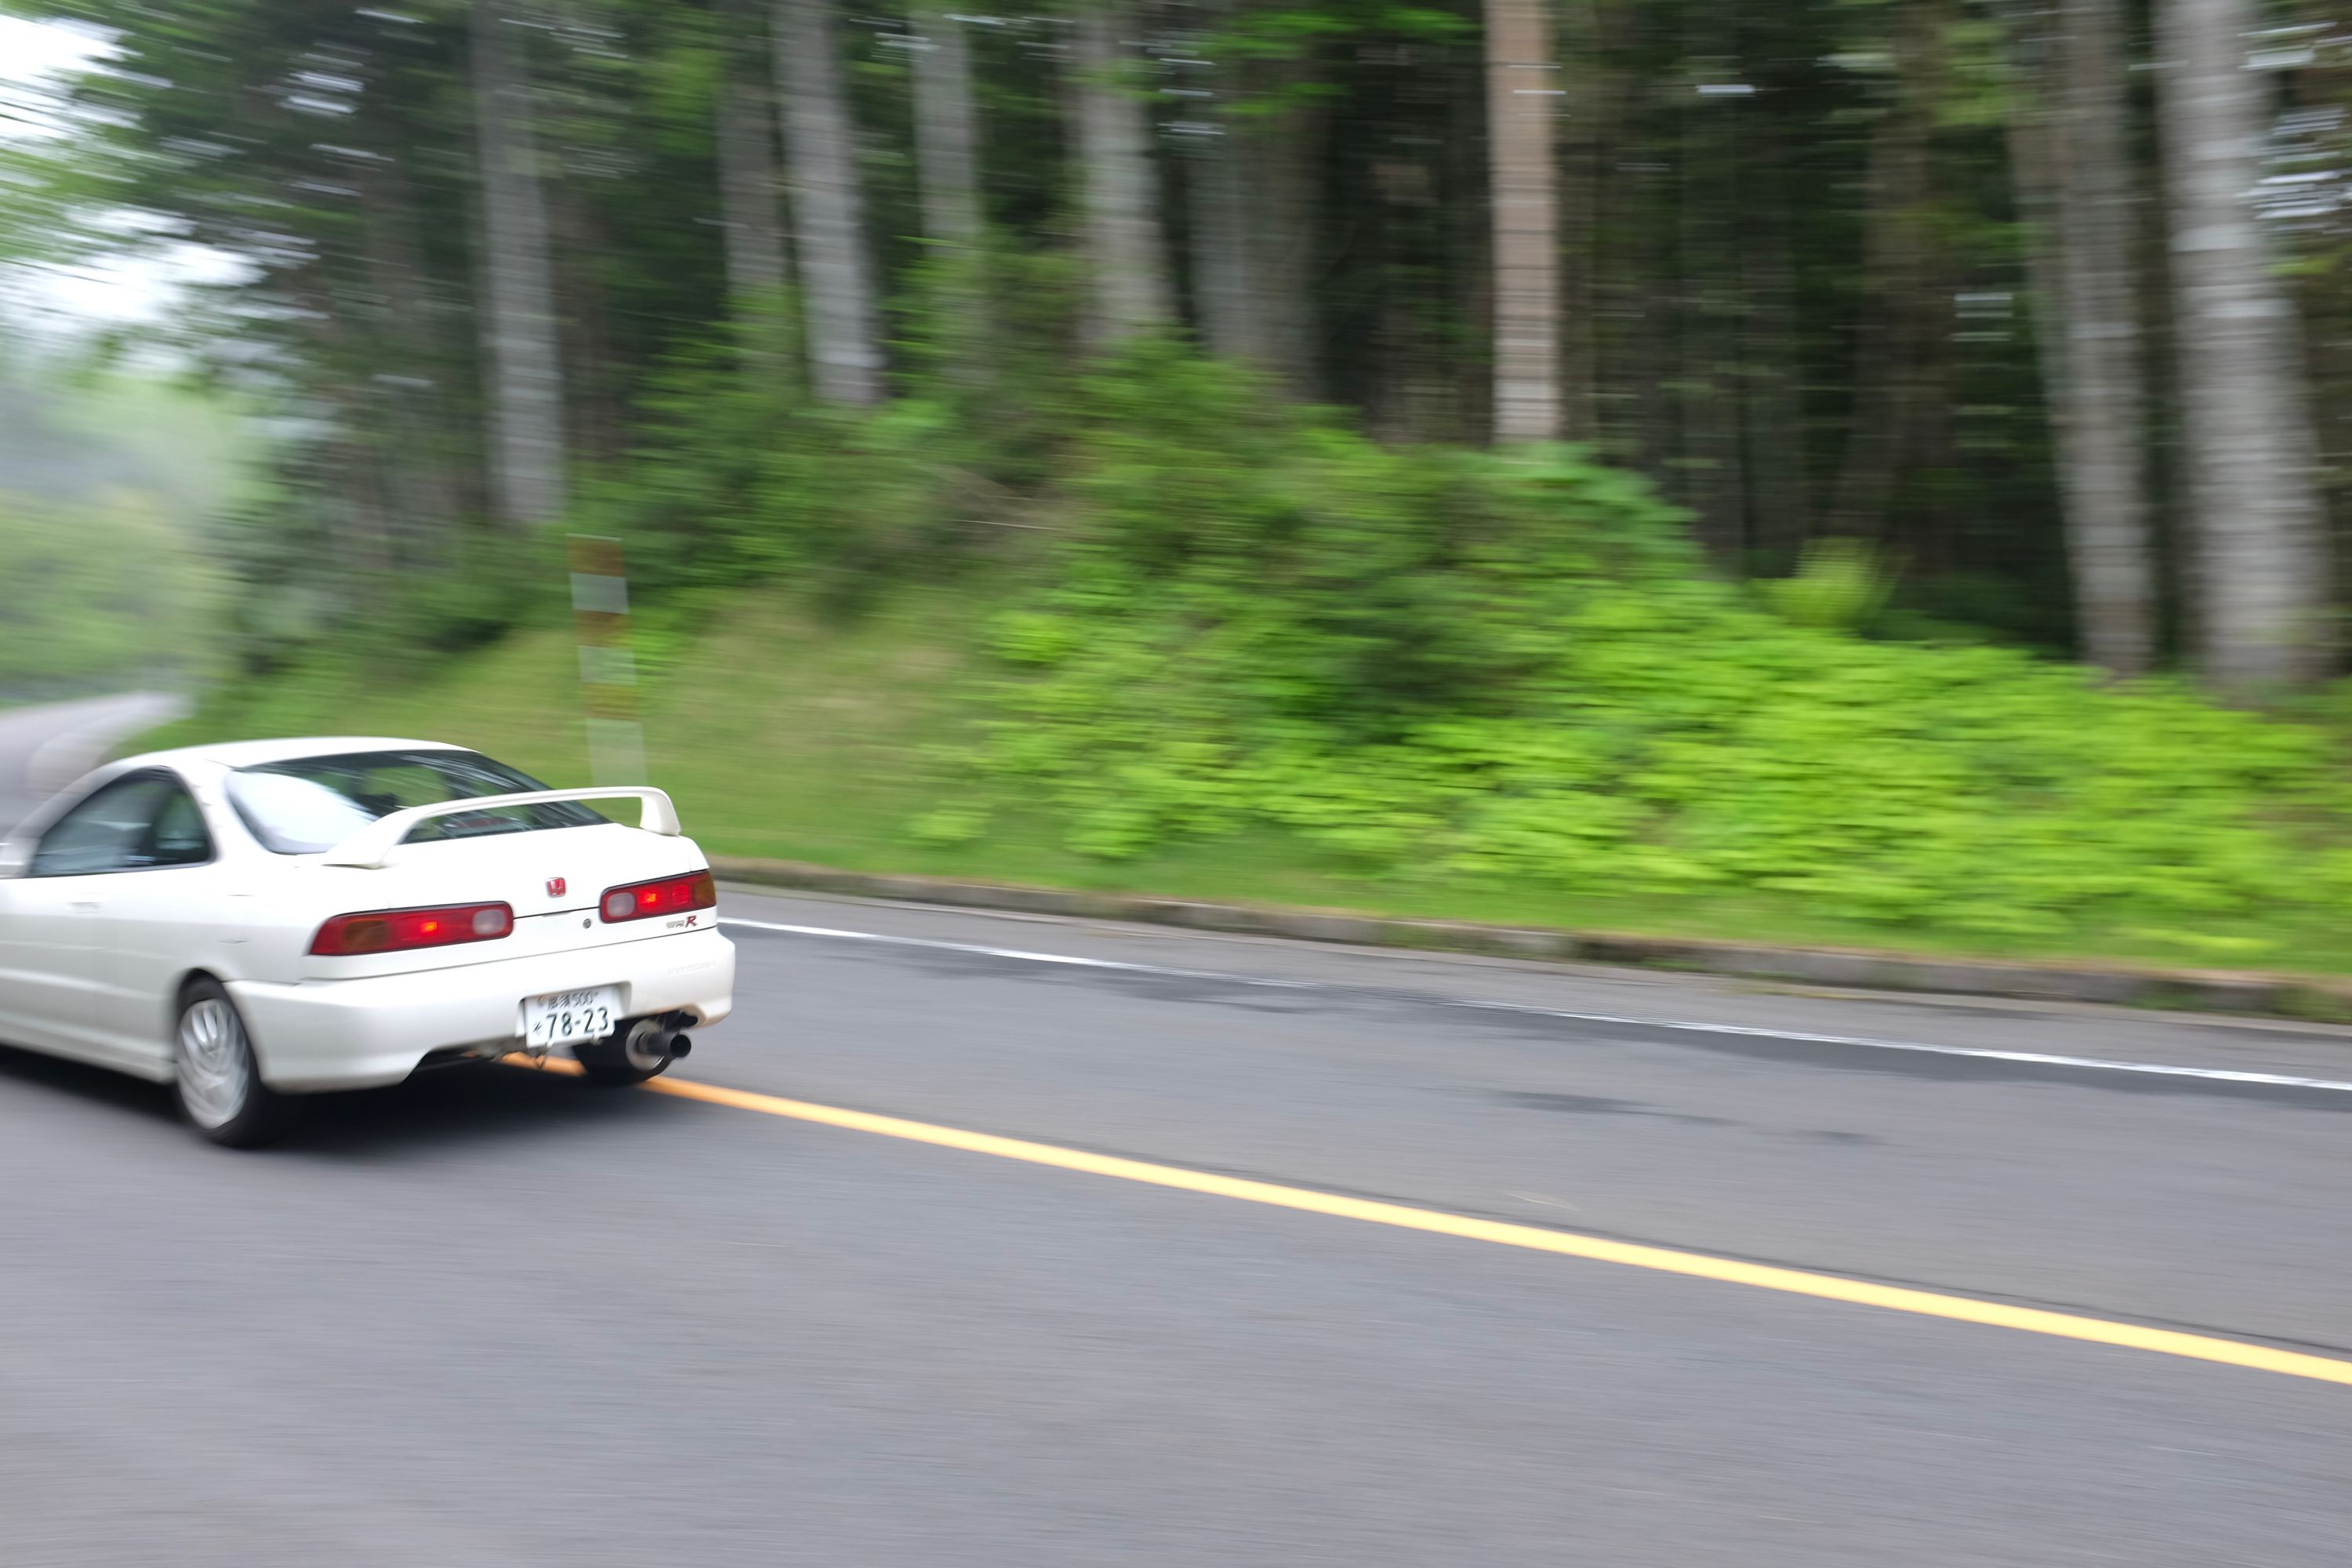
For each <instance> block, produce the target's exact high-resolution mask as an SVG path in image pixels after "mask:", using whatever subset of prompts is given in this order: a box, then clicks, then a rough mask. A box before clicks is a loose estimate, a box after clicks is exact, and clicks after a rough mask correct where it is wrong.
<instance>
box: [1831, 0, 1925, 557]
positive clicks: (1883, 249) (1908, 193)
mask: <svg viewBox="0 0 2352 1568" xmlns="http://www.w3.org/2000/svg"><path fill="white" fill-rule="evenodd" d="M1945 20H1946V16H1945V8H1944V6H1943V5H1940V4H1933V3H1931V0H1921V3H1920V4H1917V5H1915V6H1914V7H1913V10H1912V14H1911V15H1910V16H1908V17H1907V18H1904V19H1902V20H1901V21H1900V22H1899V24H1898V25H1899V26H1902V27H1903V29H1904V30H1903V32H1902V34H1901V36H1900V37H1899V38H1898V40H1897V42H1896V45H1895V87H1894V89H1893V90H1894V93H1895V101H1894V102H1893V103H1892V104H1890V105H1889V106H1888V108H1887V110H1886V116H1885V120H1884V121H1883V122H1882V123H1880V124H1879V125H1877V126H1876V127H1874V129H1873V132H1872V137H1871V151H1870V174H1869V177H1868V181H1867V195H1866V200H1867V203H1868V205H1867V208H1866V210H1865V212H1864V258H1863V263H1864V264H1863V277H1864V301H1863V307H1862V310H1861V312H1860V317H1859V321H1858V326H1857V331H1858V337H1859V341H1858V342H1857V343H1856V345H1855V351H1854V367H1853V411H1852V413H1851V414H1850V415H1849V416H1848V421H1847V423H1848V429H1847V434H1846V446H1845V458H1844V462H1843V467H1841V468H1840V469H1839V471H1838V480H1837V490H1836V497H1835V501H1834V504H1833V505H1832V510H1831V515H1832V520H1833V522H1834V526H1835V528H1836V530H1837V531H1838V532H1840V533H1843V534H1844V535H1846V536H1848V537H1850V538H1855V539H1876V540H1885V539H1886V538H1887V537H1888V536H1889V531H1890V530H1889V522H1890V519H1889V517H1888V515H1887V514H1888V510H1889V509H1890V507H1891V506H1892V504H1893V502H1894V500H1895V486H1896V483H1897V481H1898V480H1899V479H1901V477H1902V473H1903V465H1904V460H1905V458H1906V457H1907V456H1908V455H1909V453H1910V451H1911V448H1912V447H1913V445H1914V444H1915V441H1916V436H1917V433H1918V426H1919V424H1920V414H1921V409H1922V407H1923V405H1924V401H1925V398H1926V396H1927V387H1928V385H1929V384H1930V383H1931V382H1932V381H1933V380H1934V375H1933V373H1932V367H1931V365H1930V363H1929V362H1930V360H1931V358H1932V356H1933V355H1935V354H1936V353H1937V352H1938V346H1939V340H1938V339H1937V336H1936V334H1935V332H1934V331H1933V327H1932V324H1931V321H1930V317H1929V312H1930V311H1931V310H1934V309H1935V308H1936V307H1935V305H1934V303H1931V300H1932V296H1933V294H1934V279H1933V276H1932V274H1933V271H1934V258H1933V257H1932V256H1931V254H1930V247H1929V246H1928V243H1927V237H1928V235H1927V231H1928V213H1927V207H1928V205H1929V203H1930V201H1931V199H1932V197H1933V194H1934V184H1933V182H1934V173H1935V170H1934V165H1933V163H1932V162H1931V160H1930V159H1929V156H1928V146H1927V140H1928V133H1929V130H1930V127H1931V125H1932V123H1933V115H1934V103H1935V99H1936V94H1937V90H1938V89H1939V88H1940V87H1941V85H1942V81H1943V65H1944V60H1943V51H1944V23H1945Z"/></svg>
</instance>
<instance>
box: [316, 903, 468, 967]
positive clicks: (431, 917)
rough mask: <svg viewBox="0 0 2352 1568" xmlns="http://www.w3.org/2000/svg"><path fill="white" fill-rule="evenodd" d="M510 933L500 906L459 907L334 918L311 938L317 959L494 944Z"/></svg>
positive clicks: (375, 912) (466, 905)
mask: <svg viewBox="0 0 2352 1568" xmlns="http://www.w3.org/2000/svg"><path fill="white" fill-rule="evenodd" d="M513 930H514V910H511V909H509V908H508V907H507V906H506V905H504V904H458V905H456V906H454V907H452V908H449V909H446V910H371V911H370V912H368V913H365V914H357V915H337V916H336V917H335V918H334V919H333V920H331V921H328V922H327V923H326V924H325V925H322V926H320V928H319V934H318V935H317V936H314V937H312V938H311V939H310V952H312V953H313V954H315V955H316V956H318V957H320V958H350V957H352V956H353V955H355V954H358V953H362V952H406V951H407V950H409V949H410V948H417V947H448V946H451V945H452V944H454V943H457V942H495V941H497V940H498V939H499V937H502V936H505V935H506V934H507V933H508V932H509V931H513Z"/></svg>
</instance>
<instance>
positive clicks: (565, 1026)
mask: <svg viewBox="0 0 2352 1568" xmlns="http://www.w3.org/2000/svg"><path fill="white" fill-rule="evenodd" d="M620 1020H621V992H620V988H619V987H618V986H614V985H600V986H598V987H597V988H596V989H594V990H593V991H559V992H557V993H556V994H554V995H552V996H526V997H524V998H523V1003H522V1037H523V1043H524V1044H525V1045H528V1046H529V1047H530V1048H531V1049H533V1050H537V1051H543V1050H545V1049H547V1048H548V1047H551V1046H572V1045H578V1044H579V1043H580V1042H581V1041H583V1040H601V1039H603V1038H604V1037H605V1036H607V1035H609V1034H611V1033H612V1032H613V1026H614V1025H615V1024H617V1023H619V1022H620Z"/></svg>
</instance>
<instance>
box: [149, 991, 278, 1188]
mask: <svg viewBox="0 0 2352 1568" xmlns="http://www.w3.org/2000/svg"><path fill="white" fill-rule="evenodd" d="M172 1087H173V1098H174V1099H175V1100H178V1101H179V1105H180V1115H181V1117H182V1119H183V1120H184V1121H186V1122H187V1124H188V1125H189V1126H190V1127H192V1128H194V1130H195V1132H196V1135H197V1136H198V1137H201V1138H205V1139H208V1140H210V1141H211V1142H215V1143H219V1144H222V1145H225V1146H226V1147H227V1148H231V1149H251V1148H255V1147H257V1146H258V1145H260V1144H263V1143H267V1142H269V1141H270V1140H271V1139H273V1138H276V1137H278V1136H279V1135H280V1134H281V1133H283V1132H284V1131H286V1130H287V1129H288V1128H289V1127H290V1126H292V1125H293V1122H294V1112H295V1106H296V1102H295V1101H294V1100H292V1099H290V1098H289V1097H288V1096H286V1095H282V1094H280V1093H278V1091H277V1090H276V1089H271V1088H270V1087H269V1086H268V1084H266V1083H264V1082H262V1081H261V1058H259V1057H257V1056H256V1055H255V1054H254V1049H253V1037H252V1036H250V1035H248V1034H247V1032H246V1028H245V1018H244V1016H242V1015H240V1014H239V1013H238V1012H237V1010H236V1003H235V1002H233V1001H231V1000H230V999H229V994H228V992H227V990H226V988H225V987H224V986H223V985H222V984H221V983H220V982H219V981H217V980H212V979H204V980H198V981H195V982H194V983H192V984H190V985H189V986H188V988H187V990H185V991H184V992H183V993H182V994H181V995H180V1012H179V1016H178V1017H177V1018H176V1019H175V1020H173V1027H172Z"/></svg>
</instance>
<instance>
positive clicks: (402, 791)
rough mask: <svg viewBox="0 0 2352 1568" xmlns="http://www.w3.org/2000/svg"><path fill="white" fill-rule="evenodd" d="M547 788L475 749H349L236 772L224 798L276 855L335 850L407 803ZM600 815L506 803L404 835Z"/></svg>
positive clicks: (564, 806)
mask: <svg viewBox="0 0 2352 1568" xmlns="http://www.w3.org/2000/svg"><path fill="white" fill-rule="evenodd" d="M546 787H547V786H546V785H545V784H541V783H540V782H539V781H538V780H537V779H535V778H532V777H530V775H529V774H527V773H517V772H515V771H514V769H512V768H510V767H508V766H507V765H506V764H504V763H494V762H492V761H490V759H489V758H488V757H486V756H483V755H482V754H481V753H480V752H351V753H350V754H348V755H344V756H339V757H297V758H295V759H294V760H293V761H291V762H284V763H265V764H263V765H261V766H259V767H252V768H239V769H237V770H236V772H234V773H230V774H229V776H228V798H229V803H230V804H231V805H235V806H236V814H237V816H240V817H243V818H244V819H245V826H247V828H248V829H250V830H251V831H252V834H253V836H254V837H256V838H257V839H259V840H260V841H261V843H262V845H263V847H266V848H268V849H273V850H275V851H277V852H278V854H280V855H315V854H317V853H319V852H320V851H321V850H325V849H332V848H333V847H335V846H336V845H338V844H341V842H342V841H343V840H344V839H346V838H349V837H351V836H352V834H354V833H357V832H358V831H359V830H360V829H361V828H362V827H365V826H367V825H368V824H369V823H371V822H373V821H375V820H376V819H377V818H378V817H380V816H391V815H392V814H393V813H394V812H395V811H405V810H407V809H408V808H409V807H410V806H413V805H440V804H441V803H442V802H443V801H448V800H472V799H474V798H476V797H478V796H481V795H521V794H523V793H525V792H527V791H530V790H541V789H545V788H546ZM605 820H606V819H605V818H604V817H602V816H598V815H596V813H594V812H593V811H591V810H589V809H588V808H587V807H586V806H584V805H575V804H573V803H572V802H570V801H557V802H553V803H551V804H548V805H520V806H515V805H509V806H499V807H494V808H492V809H489V810H486V811H468V812H464V813H460V814H458V815H457V816H436V817H432V818H429V819H428V820H426V821H425V822H421V823H419V824H417V825H416V826H415V828H414V829H413V830H412V831H411V832H410V833H409V835H408V837H407V838H405V839H404V840H403V842H404V843H409V844H422V843H427V842H431V841H434V840H436V839H447V838H479V837H484V836H485V835H488V834H493V833H530V832H532V831H535V830H537V829H540V828H547V827H585V826H589V825H591V824H593V823H598V822H603V821H605Z"/></svg>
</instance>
